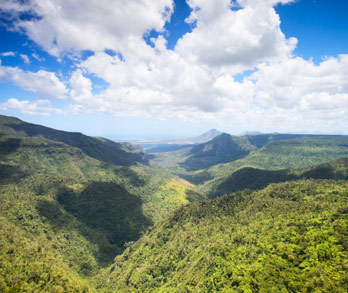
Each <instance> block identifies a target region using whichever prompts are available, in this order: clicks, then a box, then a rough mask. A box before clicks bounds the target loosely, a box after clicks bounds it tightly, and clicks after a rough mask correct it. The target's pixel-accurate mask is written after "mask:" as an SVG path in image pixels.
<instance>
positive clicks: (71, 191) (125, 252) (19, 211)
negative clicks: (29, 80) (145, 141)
mask: <svg viewBox="0 0 348 293" xmlns="http://www.w3.org/2000/svg"><path fill="white" fill-rule="evenodd" d="M347 146H348V137H346V136H312V135H287V134H262V135H247V136H241V137H234V136H230V135H228V134H220V135H218V136H216V137H215V138H214V139H212V140H211V141H209V142H205V143H201V144H199V143H197V144H194V145H183V146H182V147H180V146H176V147H173V148H167V147H166V150H168V149H169V150H170V151H169V152H159V153H156V154H154V153H146V152H145V151H144V150H143V149H142V148H141V147H139V146H137V145H133V144H130V143H116V142H113V141H110V140H108V139H104V138H101V137H89V136H85V135H83V134H81V133H71V132H64V131H59V130H55V129H51V128H47V127H44V126H40V125H34V124H30V123H26V122H24V121H21V120H19V119H17V118H13V117H6V116H0V226H1V231H2V233H1V236H0V292H220V291H221V292H347V291H348V278H347V276H348V255H347V254H348V226H347V225H348V188H347V187H348V183H347V182H348V181H347V179H348V147H347ZM212 198H213V199H212Z"/></svg>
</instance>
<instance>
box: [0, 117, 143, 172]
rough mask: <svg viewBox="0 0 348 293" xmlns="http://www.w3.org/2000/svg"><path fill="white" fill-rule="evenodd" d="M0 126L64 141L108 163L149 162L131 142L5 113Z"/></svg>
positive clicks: (17, 134) (18, 135)
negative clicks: (92, 135)
mask: <svg viewBox="0 0 348 293" xmlns="http://www.w3.org/2000/svg"><path fill="white" fill-rule="evenodd" d="M0 128H1V133H2V134H3V135H7V136H11V137H14V138H23V137H41V138H46V139H49V140H53V141H58V142H63V143H65V144H67V145H69V146H72V147H77V148H79V149H81V150H82V151H83V152H84V153H85V154H86V155H88V156H90V157H92V158H94V159H97V160H99V161H103V162H106V163H111V164H116V165H122V166H129V165H132V164H134V163H135V162H140V163H145V164H146V163H148V158H147V157H146V155H145V154H144V153H142V152H141V149H139V148H138V149H136V148H135V147H134V146H132V148H131V151H129V150H130V149H129V148H130V146H131V145H130V144H125V143H123V144H122V143H116V142H113V141H111V140H108V139H106V138H100V137H99V138H95V137H90V136H86V135H84V134H82V133H78V132H67V131H61V130H55V129H52V128H48V127H44V126H41V125H36V124H31V123H27V122H24V121H21V120H19V119H17V118H14V117H7V116H3V115H0ZM135 149H136V150H137V151H136V152H135V151H134V150H135Z"/></svg>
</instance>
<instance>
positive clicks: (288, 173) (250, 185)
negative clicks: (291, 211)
mask: <svg viewBox="0 0 348 293" xmlns="http://www.w3.org/2000/svg"><path fill="white" fill-rule="evenodd" d="M300 179H335V180H348V158H342V159H338V160H335V161H332V162H329V163H325V164H321V165H318V166H314V167H311V168H305V169H283V170H262V169H256V168H250V167H245V168H242V169H239V170H238V171H236V172H234V173H233V174H232V175H230V176H228V177H227V178H224V179H223V180H222V182H215V186H214V187H213V188H212V190H210V192H209V197H216V196H221V195H224V194H226V193H230V192H236V191H240V190H244V189H251V190H258V189H262V188H264V187H266V186H267V185H269V184H270V183H278V182H285V181H293V180H300Z"/></svg>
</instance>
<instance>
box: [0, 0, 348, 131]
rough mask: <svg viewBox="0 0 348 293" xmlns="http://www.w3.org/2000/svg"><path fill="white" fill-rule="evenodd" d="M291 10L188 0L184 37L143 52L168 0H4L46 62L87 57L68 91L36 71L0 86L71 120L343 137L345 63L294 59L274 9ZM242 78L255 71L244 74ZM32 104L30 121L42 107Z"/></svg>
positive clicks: (261, 0)
mask: <svg viewBox="0 0 348 293" xmlns="http://www.w3.org/2000/svg"><path fill="white" fill-rule="evenodd" d="M290 2H293V1H292V0H235V1H230V0H187V3H188V4H189V6H190V7H191V9H192V12H191V14H190V16H189V17H188V19H187V20H186V21H187V22H190V23H193V24H194V25H193V26H192V27H193V28H192V31H191V32H190V33H187V34H185V35H183V36H182V37H181V38H180V39H179V40H178V42H177V45H176V46H175V48H174V50H168V49H167V47H166V39H165V37H164V36H163V35H159V36H158V37H154V38H151V39H150V42H151V44H149V43H146V42H145V41H144V39H143V35H144V34H146V33H147V32H149V31H150V30H152V29H154V30H157V31H163V30H164V25H165V22H166V21H167V20H168V19H169V18H170V15H171V13H172V11H173V2H172V1H171V0H160V1H150V0H130V1H121V0H118V1H111V0H107V1H105V3H104V2H103V5H100V1H97V0H92V1H87V2H86V1H83V0H76V1H68V0H56V1H53V0H48V1H39V0H28V1H26V2H21V3H24V4H18V2H17V1H11V0H5V1H2V4H0V8H2V9H3V10H6V11H16V12H17V13H21V11H26V12H31V13H32V14H35V15H37V16H39V18H37V19H35V18H34V19H30V20H20V19H18V21H17V22H16V27H17V28H20V29H23V30H24V32H25V33H26V34H27V35H28V36H29V37H30V38H31V39H32V40H34V41H35V42H36V43H38V44H39V45H41V46H42V47H43V48H44V49H45V50H46V51H47V52H48V53H50V54H51V55H55V56H60V57H61V56H62V55H64V54H66V53H68V52H80V51H82V50H91V51H93V52H92V54H91V56H89V57H88V58H86V59H85V60H83V61H81V60H78V61H76V59H73V63H74V67H73V69H72V73H71V75H70V76H69V77H67V80H68V85H67V86H68V87H69V90H68V89H67V86H65V85H64V83H62V82H61V81H60V80H59V79H58V78H57V76H56V75H55V74H54V73H52V72H47V71H43V70H40V71H38V72H27V71H23V70H21V69H19V68H11V67H4V66H2V67H1V66H0V78H2V79H7V80H10V81H12V82H13V83H15V84H16V85H18V86H21V87H22V88H24V89H26V90H28V91H31V92H34V93H37V94H38V95H39V96H41V97H50V98H53V99H54V98H64V97H66V96H68V98H69V100H68V101H69V102H70V105H69V107H68V111H70V112H71V113H82V112H101V113H106V114H109V115H115V116H118V117H120V116H127V117H152V118H153V117H155V118H158V119H171V118H176V119H181V120H188V121H193V122H197V121H212V122H214V123H215V122H218V121H220V122H221V123H222V124H224V125H228V126H229V127H230V128H231V129H233V128H234V127H238V129H241V128H243V129H247V130H260V131H265V132H267V131H275V130H276V131H283V132H288V131H291V130H294V129H295V130H299V131H305V130H306V129H310V130H315V129H316V128H318V125H320V128H321V129H322V130H323V131H326V130H329V129H340V128H341V129H342V128H343V127H345V126H347V123H346V122H345V121H346V117H347V115H348V82H347V81H348V57H347V56H348V55H341V56H340V57H338V58H328V59H326V60H324V61H323V62H321V63H320V64H319V65H315V64H314V63H313V62H312V61H310V60H305V59H303V58H300V57H295V56H293V50H294V48H295V47H296V44H297V40H296V39H295V38H287V37H286V36H285V35H284V34H283V32H282V31H281V29H280V19H279V15H277V13H276V11H275V9H274V5H276V4H278V3H282V4H286V3H290ZM81 7H83V9H81ZM105 49H111V50H112V51H114V52H116V54H115V55H114V56H112V55H113V54H111V55H110V54H107V53H106V52H105ZM68 56H69V55H68ZM32 57H33V58H35V59H37V60H40V59H39V58H40V57H39V56H35V55H34V54H32ZM246 70H250V71H249V72H253V73H249V76H248V74H247V73H245V71H246ZM237 75H238V77H237ZM91 76H94V77H97V78H100V79H102V80H104V81H105V82H106V84H107V85H106V86H105V88H103V89H102V90H99V91H98V93H95V92H94V91H93V89H94V84H93V80H94V79H93V78H91ZM26 102H27V103H30V102H28V101H22V102H19V101H18V100H12V101H11V103H9V101H8V103H9V104H8V105H7V106H6V107H8V108H11V107H15V106H16V105H17V106H16V107H17V109H23V111H24V109H25V105H26ZM36 103H37V102H34V104H33V105H31V106H32V107H34V110H32V112H33V113H34V112H35V107H39V106H40V105H38V104H36ZM11 105H12V106H11ZM29 105H30V104H28V107H29ZM2 107H5V106H4V104H3V105H2ZM42 107H43V106H42ZM46 107H49V106H47V105H46ZM323 120H325V123H322V121H323ZM236 131H238V130H236Z"/></svg>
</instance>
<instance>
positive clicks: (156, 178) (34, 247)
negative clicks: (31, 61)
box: [0, 117, 196, 292]
mask: <svg viewBox="0 0 348 293" xmlns="http://www.w3.org/2000/svg"><path fill="white" fill-rule="evenodd" d="M14 120H16V119H13V118H7V117H0V122H1V126H0V226H1V229H2V231H6V232H4V233H2V234H1V235H0V264H1V265H0V291H1V292H7V291H10V292H22V291H30V292H32V291H34V292H87V291H88V290H89V289H88V288H90V289H91V288H92V289H93V286H91V284H90V282H89V281H88V279H89V278H90V277H91V276H93V275H94V274H96V273H97V272H98V271H99V270H100V268H102V267H105V266H106V265H108V264H110V263H111V262H112V261H113V259H114V257H115V256H116V255H118V254H121V253H122V252H123V251H124V249H125V248H126V247H127V245H129V244H128V243H131V242H133V241H136V240H137V239H138V238H139V237H140V236H141V234H142V233H143V232H144V231H145V230H146V229H147V228H148V227H149V226H150V225H152V224H153V223H154V222H156V221H158V220H159V219H161V218H162V217H163V216H164V215H165V214H167V213H168V212H170V211H172V210H174V209H176V208H177V207H179V206H182V205H184V204H187V203H188V202H189V201H190V200H192V199H194V198H195V195H196V194H195V193H193V192H190V190H191V189H192V185H191V184H189V183H188V182H186V181H185V180H183V179H179V178H177V177H175V176H173V175H171V174H169V173H168V172H165V171H164V170H156V169H154V168H152V167H149V166H146V165H143V164H141V163H140V162H138V161H136V160H137V158H138V157H139V155H140V156H142V154H138V153H137V149H134V146H132V145H129V144H125V143H124V144H117V146H116V145H114V143H113V142H111V141H108V140H105V139H103V138H91V137H87V136H84V135H82V134H76V133H68V132H60V131H56V130H52V129H46V128H44V127H40V126H37V125H32V124H29V123H25V122H21V121H20V120H18V121H15V122H17V124H18V125H19V126H17V124H16V123H15V122H14ZM23 125H24V129H25V130H23ZM46 137H50V138H51V139H48V138H46ZM60 138H62V140H63V141H59V139H60ZM78 146H80V147H81V148H80V147H78ZM94 147H96V150H95V151H94ZM99 147H100V148H101V149H99ZM110 149H111V152H113V154H115V156H114V157H113V155H110V157H111V158H112V159H110V160H112V161H115V162H116V160H114V159H115V158H116V157H117V158H118V159H117V162H120V164H116V163H110V162H106V161H107V157H108V153H107V152H108V150H110ZM100 151H101V152H104V151H105V158H104V157H101V158H100V160H98V159H96V158H98V157H99V156H100V155H101V154H102V153H101V152H100ZM87 153H89V154H91V155H93V157H91V156H89V155H88V154H87ZM133 154H135V155H136V156H135V159H136V160H135V161H132V158H134V157H133Z"/></svg>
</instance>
